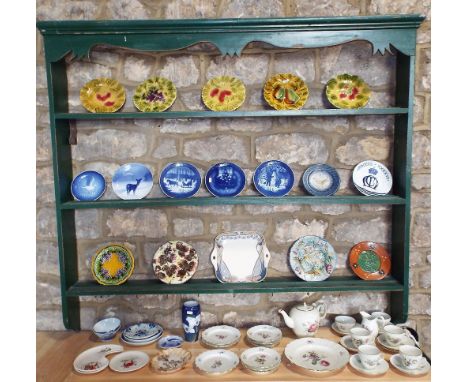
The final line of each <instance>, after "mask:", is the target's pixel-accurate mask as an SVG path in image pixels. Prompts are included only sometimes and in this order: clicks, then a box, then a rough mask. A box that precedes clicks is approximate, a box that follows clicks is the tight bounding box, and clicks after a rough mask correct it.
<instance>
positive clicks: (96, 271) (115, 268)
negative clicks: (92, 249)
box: [91, 244, 135, 285]
mask: <svg viewBox="0 0 468 382" xmlns="http://www.w3.org/2000/svg"><path fill="white" fill-rule="evenodd" d="M134 264H135V259H134V258H133V254H132V252H131V251H130V250H129V249H128V248H126V247H124V246H123V245H119V244H111V245H108V246H106V247H104V248H101V249H100V250H99V251H97V253H96V254H95V255H94V257H93V259H92V261H91V272H92V274H93V277H94V278H95V279H96V281H97V282H98V283H99V284H102V285H120V284H122V283H124V282H125V281H127V279H128V278H129V277H130V276H131V275H132V273H133V267H134Z"/></svg>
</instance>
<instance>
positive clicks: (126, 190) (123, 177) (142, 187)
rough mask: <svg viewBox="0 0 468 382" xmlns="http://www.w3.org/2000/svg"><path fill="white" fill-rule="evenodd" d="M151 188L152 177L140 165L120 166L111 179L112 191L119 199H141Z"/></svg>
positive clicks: (143, 166) (146, 169) (147, 169)
mask: <svg viewBox="0 0 468 382" xmlns="http://www.w3.org/2000/svg"><path fill="white" fill-rule="evenodd" d="M152 187H153V175H152V174H151V171H150V170H149V168H148V167H146V166H145V165H143V164H141V163H127V164H124V165H123V166H120V167H119V168H118V169H117V171H116V172H115V173H114V176H113V177H112V189H113V190H114V192H115V194H116V195H117V196H118V197H119V198H121V199H126V200H129V199H143V198H144V197H145V196H147V195H148V194H149V193H150V191H151V188H152Z"/></svg>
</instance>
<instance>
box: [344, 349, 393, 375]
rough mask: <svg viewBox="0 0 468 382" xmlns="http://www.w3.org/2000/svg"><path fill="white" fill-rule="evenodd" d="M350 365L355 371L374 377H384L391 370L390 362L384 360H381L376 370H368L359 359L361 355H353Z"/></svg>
mask: <svg viewBox="0 0 468 382" xmlns="http://www.w3.org/2000/svg"><path fill="white" fill-rule="evenodd" d="M349 364H350V365H351V367H352V368H353V369H354V370H356V371H358V372H360V373H362V374H365V375H369V376H372V377H377V376H379V375H384V374H385V373H386V372H387V371H388V369H389V367H388V362H387V361H385V360H384V359H381V360H380V361H379V363H378V364H377V366H376V367H375V368H374V369H366V368H365V367H364V366H363V364H362V362H361V359H360V358H359V354H353V355H352V356H351V357H350V359H349Z"/></svg>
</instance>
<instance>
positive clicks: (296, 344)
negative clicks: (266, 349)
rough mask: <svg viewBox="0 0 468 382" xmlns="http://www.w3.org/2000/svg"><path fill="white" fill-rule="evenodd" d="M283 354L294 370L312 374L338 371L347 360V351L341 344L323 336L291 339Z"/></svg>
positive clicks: (323, 374) (329, 373)
mask: <svg viewBox="0 0 468 382" xmlns="http://www.w3.org/2000/svg"><path fill="white" fill-rule="evenodd" d="M284 355H285V356H286V358H287V359H288V360H289V362H290V363H291V365H292V366H293V368H294V369H295V370H297V371H299V372H302V373H305V374H308V375H313V376H327V375H332V374H335V373H338V372H339V371H341V370H342V369H343V368H344V367H345V366H346V364H347V363H348V361H349V353H348V351H347V350H346V349H345V348H344V347H343V346H341V345H338V344H337V343H336V342H333V341H330V340H326V339H323V338H300V339H298V340H294V341H291V342H290V343H289V344H287V345H286V348H285V349H284Z"/></svg>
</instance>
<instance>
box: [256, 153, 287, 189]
mask: <svg viewBox="0 0 468 382" xmlns="http://www.w3.org/2000/svg"><path fill="white" fill-rule="evenodd" d="M253 181H254V184H255V188H256V189H257V191H258V192H260V193H261V194H262V195H264V196H284V195H286V194H287V193H288V192H289V191H291V188H292V187H293V184H294V173H293V171H292V170H291V168H290V167H289V166H288V165H287V164H286V163H284V162H281V161H279V160H270V161H267V162H263V163H262V164H260V166H258V167H257V168H256V170H255V173H254V176H253Z"/></svg>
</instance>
